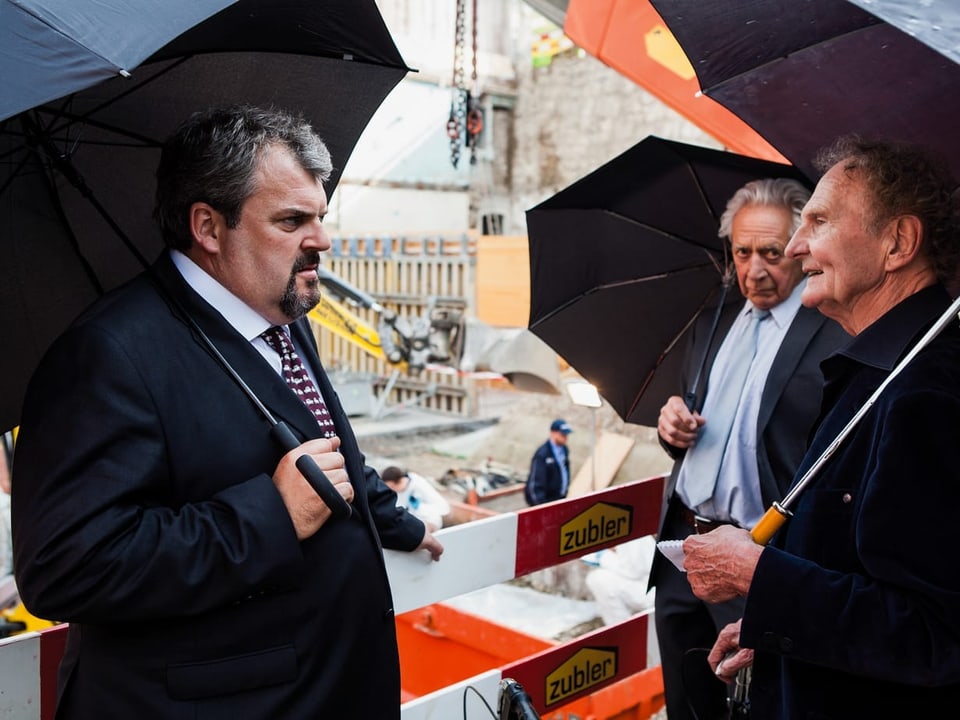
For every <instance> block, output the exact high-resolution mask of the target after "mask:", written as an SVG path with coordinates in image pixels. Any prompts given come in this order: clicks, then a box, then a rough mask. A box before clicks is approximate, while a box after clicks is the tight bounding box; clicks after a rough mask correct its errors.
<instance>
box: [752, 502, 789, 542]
mask: <svg viewBox="0 0 960 720" xmlns="http://www.w3.org/2000/svg"><path fill="white" fill-rule="evenodd" d="M792 514H793V513H791V512H790V511H789V510H787V509H786V508H785V507H783V506H782V505H781V504H780V503H777V502H775V503H774V504H773V505H771V506H770V509H769V510H767V511H766V512H765V513H764V514H763V517H762V518H760V521H759V522H758V523H757V524H756V525H754V527H753V530H751V531H750V537H751V538H753V541H754V542H755V543H756V544H757V545H766V544H767V543H768V542H770V540H771V539H772V538H773V536H774V535H776V533H777V530H779V529H780V528H782V527H783V526H784V524H785V523H786V522H787V518H789V517H790V516H791V515H792Z"/></svg>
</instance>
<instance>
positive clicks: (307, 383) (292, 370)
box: [260, 325, 337, 438]
mask: <svg viewBox="0 0 960 720" xmlns="http://www.w3.org/2000/svg"><path fill="white" fill-rule="evenodd" d="M260 337H262V338H263V339H264V340H265V341H266V343H267V345H269V346H270V347H271V348H273V350H274V351H275V352H276V353H277V354H278V355H279V356H280V364H281V365H282V367H283V379H284V380H286V382H287V385H289V386H290V389H291V390H293V391H294V392H295V393H296V394H297V397H298V398H300V400H301V401H302V402H303V404H304V405H306V406H307V408H308V409H309V410H310V412H312V413H313V416H314V417H315V418H316V419H317V422H318V423H319V424H320V430H321V433H322V435H323V437H325V438H329V437H333V436H334V435H336V434H337V430H336V428H335V427H334V424H333V417H332V416H331V415H330V411H329V410H327V405H326V403H325V402H323V398H322V397H320V391H319V390H317V386H316V385H315V384H314V382H313V380H311V379H310V375H309V374H308V373H307V369H306V368H305V367H304V366H303V361H302V360H301V359H300V356H299V355H297V351H296V350H295V349H294V347H293V343H292V342H291V341H290V338H289V337H288V336H287V333H286V332H285V331H284V329H283V328H282V327H279V326H277V325H274V326H273V327H272V328H270V329H269V330H267V331H265V332H263V333H261V334H260Z"/></svg>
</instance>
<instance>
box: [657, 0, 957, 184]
mask: <svg viewBox="0 0 960 720" xmlns="http://www.w3.org/2000/svg"><path fill="white" fill-rule="evenodd" d="M651 4H652V5H653V6H654V8H656V10H657V12H658V13H660V15H661V16H662V18H663V20H664V22H665V23H666V24H667V26H668V27H669V28H670V31H671V32H672V33H673V35H674V36H675V37H676V39H677V41H678V42H679V43H680V45H681V47H682V48H683V50H684V52H685V53H686V55H687V57H688V58H689V59H690V62H691V64H692V65H693V68H694V70H695V71H696V73H697V78H698V80H699V81H700V87H701V88H702V90H703V92H704V93H706V94H707V95H708V96H710V97H711V98H713V99H714V100H716V101H718V102H719V103H721V104H722V105H724V106H726V107H727V108H728V109H730V110H731V111H732V112H734V113H735V114H736V115H738V116H740V117H741V118H742V119H743V120H744V121H746V122H747V124H749V125H750V126H751V127H753V128H754V129H755V130H756V131H757V132H758V133H760V134H761V135H762V136H763V137H764V138H766V139H767V140H768V141H769V142H770V144H771V145H773V146H774V147H775V148H777V150H779V151H780V152H781V153H782V154H783V155H784V157H786V158H787V159H788V160H790V161H791V162H792V163H793V164H795V165H796V166H797V167H799V168H800V169H802V170H803V171H804V172H806V173H807V175H808V176H809V177H815V171H814V170H813V168H812V164H811V159H812V157H813V156H814V154H815V152H816V150H818V149H819V148H820V147H822V146H824V145H827V144H829V143H830V142H832V141H833V140H834V139H835V138H836V137H837V136H839V135H843V134H846V133H849V132H859V133H861V134H864V135H867V136H884V137H887V138H890V139H895V140H901V141H906V142H918V143H922V144H924V145H927V146H928V147H930V148H932V149H934V150H935V151H937V152H939V153H940V154H942V155H943V156H944V157H945V158H946V159H947V160H948V161H949V163H950V164H951V166H952V168H953V170H954V173H955V174H957V175H960V139H958V137H957V133H956V118H957V117H958V116H960V93H958V92H957V89H958V88H960V65H957V63H956V62H954V61H953V60H951V59H950V58H949V57H947V56H946V55H944V54H941V53H940V52H938V51H937V50H935V49H934V47H931V45H933V46H935V47H936V46H940V44H939V43H937V42H936V39H937V37H938V35H939V26H938V23H941V22H946V23H947V25H948V27H952V28H954V29H955V28H956V27H957V25H958V23H960V4H957V3H955V2H953V1H952V0H933V1H932V2H930V3H921V2H911V3H900V5H901V7H903V8H904V9H905V10H907V12H904V10H901V11H900V12H892V11H891V8H890V6H891V3H887V2H881V3H880V7H881V8H882V10H881V11H882V12H884V14H885V15H886V16H887V17H889V18H890V19H891V20H893V21H895V22H903V23H904V26H905V28H906V29H907V30H909V31H910V32H911V33H913V35H916V37H914V36H913V35H911V34H908V32H904V31H903V30H901V29H899V28H897V27H896V26H894V25H891V24H890V23H888V22H884V21H883V20H881V19H879V18H877V17H875V16H874V15H872V14H870V13H869V12H867V11H866V10H864V9H863V8H861V7H859V6H858V5H855V4H853V3H850V2H847V0H753V1H751V2H743V1H742V0H714V1H713V2H702V0H651ZM862 4H866V3H862ZM919 38H922V40H921V39H919ZM956 52H957V51H956V49H955V48H954V51H953V56H954V57H956Z"/></svg>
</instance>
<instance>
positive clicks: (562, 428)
mask: <svg viewBox="0 0 960 720" xmlns="http://www.w3.org/2000/svg"><path fill="white" fill-rule="evenodd" d="M550 432H562V433H563V434H564V435H569V434H570V433H572V432H573V428H572V427H570V426H569V425H567V421H566V420H554V421H553V422H552V423H550Z"/></svg>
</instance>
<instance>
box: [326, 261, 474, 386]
mask: <svg viewBox="0 0 960 720" xmlns="http://www.w3.org/2000/svg"><path fill="white" fill-rule="evenodd" d="M317 275H318V277H319V278H320V283H321V284H322V285H323V287H324V290H325V292H323V293H321V298H320V303H319V304H318V305H317V306H316V307H315V308H314V309H313V310H311V311H310V314H309V317H310V319H311V320H313V321H315V322H317V323H319V324H320V325H321V326H323V327H325V328H327V329H328V330H330V331H331V332H333V333H335V334H337V335H339V336H340V337H342V338H344V339H346V340H348V341H349V342H352V343H353V344H355V345H357V346H358V347H360V348H361V349H363V350H364V351H366V352H367V353H369V354H370V355H373V356H374V357H377V358H381V359H383V360H385V361H386V362H388V363H390V365H393V366H395V367H397V368H398V369H400V370H403V371H405V372H410V373H413V374H417V373H419V372H421V371H422V370H423V369H424V368H425V367H426V366H427V365H428V364H432V363H433V364H439V365H446V366H451V367H457V366H458V364H459V362H460V358H461V355H462V349H463V333H464V322H465V320H464V313H465V311H466V303H465V302H464V301H462V300H456V299H453V300H451V299H446V300H440V299H438V298H431V299H430V300H429V302H428V307H427V313H426V315H425V316H423V317H417V318H405V317H401V316H399V315H397V313H396V312H394V311H393V310H389V309H387V308H385V307H383V305H381V304H380V303H379V302H378V301H377V300H376V299H375V298H373V296H371V295H369V294H367V293H366V292H364V291H363V290H360V289H359V288H357V287H356V286H354V285H351V284H350V283H348V282H347V281H346V280H344V279H343V278H341V277H340V276H338V275H336V274H335V273H333V272H332V271H330V270H329V269H327V268H326V267H323V266H320V268H319V269H318V271H317ZM348 305H353V306H354V307H361V308H364V309H367V310H372V311H373V312H374V313H375V314H376V316H377V326H376V327H374V326H373V325H371V324H370V323H368V322H367V321H365V320H363V319H362V318H361V317H359V316H358V315H357V314H356V313H354V312H353V311H352V310H351V309H350V308H349V307H348Z"/></svg>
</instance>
